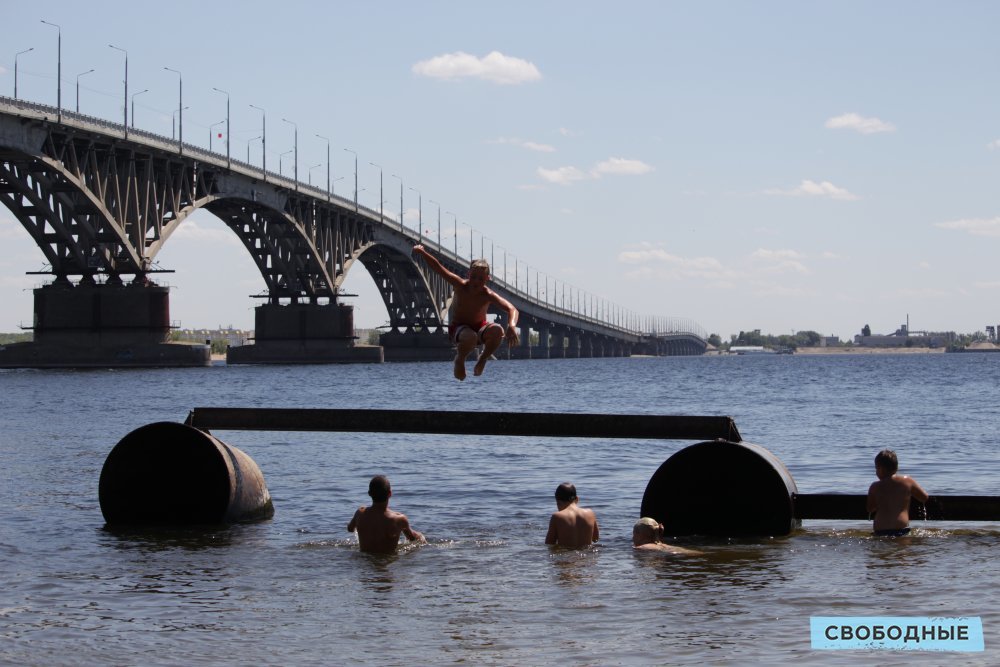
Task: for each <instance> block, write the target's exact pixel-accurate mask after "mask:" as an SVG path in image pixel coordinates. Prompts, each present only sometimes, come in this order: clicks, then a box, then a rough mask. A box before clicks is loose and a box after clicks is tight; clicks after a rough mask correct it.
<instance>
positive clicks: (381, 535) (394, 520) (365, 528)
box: [347, 475, 427, 554]
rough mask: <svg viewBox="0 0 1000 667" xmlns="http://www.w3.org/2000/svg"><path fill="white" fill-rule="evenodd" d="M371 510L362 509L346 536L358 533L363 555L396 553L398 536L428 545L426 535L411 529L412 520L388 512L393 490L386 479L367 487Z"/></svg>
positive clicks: (368, 508)
mask: <svg viewBox="0 0 1000 667" xmlns="http://www.w3.org/2000/svg"><path fill="white" fill-rule="evenodd" d="M368 495H369V496H371V498H372V504H371V507H359V508H358V511H357V512H355V513H354V517H353V518H352V519H351V522H350V523H349V524H347V532H349V533H353V532H354V531H355V530H356V531H358V545H359V546H360V547H361V550H362V551H365V552H368V553H376V554H391V553H394V552H395V551H396V546H397V545H398V544H399V536H400V535H406V539H408V540H410V541H411V542H426V541H427V540H426V539H424V536H423V534H421V533H418V532H417V531H415V530H413V529H412V528H410V520H409V519H407V518H406V515H405V514H401V513H399V512H394V511H392V510H390V509H389V497H390V496H392V487H390V485H389V478H388V477H386V476H385V475H376V476H375V477H372V479H371V481H370V482H369V483H368Z"/></svg>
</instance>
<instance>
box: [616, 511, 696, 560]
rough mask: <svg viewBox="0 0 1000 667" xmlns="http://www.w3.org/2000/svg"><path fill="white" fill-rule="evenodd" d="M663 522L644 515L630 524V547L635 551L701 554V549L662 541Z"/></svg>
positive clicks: (685, 554)
mask: <svg viewBox="0 0 1000 667" xmlns="http://www.w3.org/2000/svg"><path fill="white" fill-rule="evenodd" d="M662 538H663V524H662V523H660V522H659V521H657V520H656V519H651V518H649V517H648V516H644V517H642V518H641V519H639V520H638V521H636V522H635V525H634V526H632V548H633V549H635V550H636V551H662V552H664V553H669V554H676V555H679V556H701V555H703V554H704V552H702V551H695V550H694V549H685V548H684V547H675V546H674V545H672V544H667V543H666V542H664V541H663V539H662Z"/></svg>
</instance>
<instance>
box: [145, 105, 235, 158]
mask: <svg viewBox="0 0 1000 667" xmlns="http://www.w3.org/2000/svg"><path fill="white" fill-rule="evenodd" d="M212 90H214V91H215V92H217V93H222V94H223V95H225V96H226V166H227V167H231V166H232V164H233V161H232V158H231V157H230V151H231V150H232V149H231V147H230V143H229V139H230V138H231V133H230V130H231V126H230V125H229V93H227V92H226V91H224V90H220V89H218V88H212ZM132 116H133V120H134V119H135V114H132Z"/></svg>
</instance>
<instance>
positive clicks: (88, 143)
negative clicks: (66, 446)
mask: <svg viewBox="0 0 1000 667" xmlns="http://www.w3.org/2000/svg"><path fill="white" fill-rule="evenodd" d="M0 201H2V202H3V204H4V205H5V206H6V207H7V208H8V209H9V210H10V211H11V212H12V213H13V214H14V216H15V217H16V218H17V219H18V221H19V222H20V223H21V224H22V225H23V227H24V228H25V230H27V232H28V233H29V234H31V236H32V238H33V239H34V241H35V243H36V244H37V245H38V247H39V249H40V250H41V252H42V253H43V255H44V257H45V261H46V263H47V269H46V270H45V271H41V272H39V273H44V274H50V275H52V276H53V280H52V282H51V283H49V284H46V285H44V286H42V287H40V288H37V289H36V290H35V294H34V297H35V298H34V311H35V312H34V325H33V327H32V328H33V330H34V339H35V340H34V343H30V344H20V346H13V345H11V346H8V347H7V348H6V349H0V366H36V367H40V366H63V365H108V364H109V359H110V360H111V361H112V362H115V364H114V365H130V364H134V365H186V364H188V363H195V364H200V363H207V350H200V351H198V352H197V353H195V351H194V349H193V348H192V347H191V346H178V345H170V344H167V342H166V341H167V340H168V339H169V329H170V319H169V293H168V292H169V290H168V288H166V287H163V286H160V285H157V284H156V283H155V282H154V281H153V280H152V276H153V275H154V274H156V273H157V272H159V271H160V269H158V268H157V266H156V264H155V259H156V255H157V253H158V252H159V251H160V250H161V249H162V248H163V246H164V244H165V243H166V242H167V241H168V239H169V238H170V236H171V235H172V234H173V233H174V232H175V231H176V230H177V228H178V227H179V226H180V225H181V224H183V223H184V221H185V219H186V218H187V217H188V216H189V215H191V213H193V212H194V211H196V210H198V209H204V210H206V211H209V212H211V213H212V214H214V215H215V216H217V217H218V218H219V219H221V220H222V221H223V222H224V223H225V224H226V225H227V226H228V227H229V228H230V229H231V230H232V231H233V232H234V233H235V234H236V235H237V237H238V238H239V239H240V241H241V242H242V243H243V245H244V246H245V248H246V250H247V252H248V253H249V254H250V256H251V257H252V258H253V260H254V262H255V263H256V265H257V267H258V269H259V270H260V274H261V276H262V277H263V279H264V282H265V285H266V294H263V295H261V298H264V299H265V302H264V303H262V304H261V305H259V306H257V308H256V312H255V330H256V332H255V336H256V339H255V344H253V345H246V346H241V347H235V348H230V349H229V353H228V359H229V362H230V363H295V362H302V363H315V362H343V361H381V360H383V359H384V360H421V359H450V358H451V357H452V355H453V350H452V346H451V344H450V343H449V341H448V338H447V313H448V309H449V306H450V302H451V296H452V291H451V288H450V286H449V285H448V284H447V282H445V281H444V280H443V279H442V278H441V277H440V276H438V275H437V274H435V273H434V272H433V271H431V270H430V269H429V267H428V266H427V265H426V264H425V263H424V262H423V260H421V259H417V258H415V257H413V256H412V253H411V249H412V247H413V245H414V244H415V243H423V244H425V245H426V246H427V247H428V249H429V250H431V251H432V252H434V253H435V255H436V256H437V257H438V258H439V259H440V260H441V262H442V263H443V264H444V265H445V266H446V267H447V268H449V269H450V270H452V271H454V272H456V273H458V274H460V275H464V274H465V272H466V271H467V269H468V266H469V263H470V261H471V259H472V258H473V257H472V255H473V248H472V247H471V242H470V248H469V257H468V258H466V257H463V256H462V255H461V253H460V251H459V249H458V247H457V241H456V245H455V247H454V248H451V249H450V248H447V247H444V246H442V244H441V243H440V239H437V240H436V241H435V240H432V239H430V238H428V237H426V236H425V235H424V234H423V230H421V229H410V228H407V227H405V225H404V224H403V221H402V216H400V221H399V222H398V223H397V222H395V221H393V220H387V219H386V218H385V217H384V216H383V215H382V214H381V213H380V212H379V211H375V210H373V209H370V208H367V207H364V206H361V205H359V204H358V202H357V195H355V199H354V200H353V201H352V200H349V199H345V198H343V197H339V196H336V195H334V194H332V193H331V192H329V191H328V190H325V189H323V188H321V187H313V186H311V185H306V184H303V183H301V182H299V181H297V180H295V179H292V178H288V177H285V176H283V175H281V174H280V173H279V174H275V173H274V172H272V171H267V170H266V169H264V168H263V167H258V166H255V165H252V164H250V163H248V162H242V161H240V160H236V159H232V158H231V156H229V155H228V154H227V155H223V154H219V153H215V152H211V151H208V150H205V149H203V148H200V147H198V146H195V145H191V144H186V143H182V142H181V141H179V140H173V139H170V138H167V137H163V136H160V135H157V134H153V133H150V132H145V131H143V130H140V129H136V128H134V127H128V126H126V125H122V124H116V123H113V122H109V121H106V120H103V119H100V118H95V117H90V116H86V115H81V114H77V113H72V112H69V111H67V110H65V109H59V108H56V107H51V106H46V105H41V104H36V103H33V102H28V101H25V100H17V99H12V98H7V97H0ZM358 262H360V264H361V266H362V267H363V268H364V269H365V270H366V271H368V273H369V274H370V275H371V277H372V278H373V280H374V282H375V285H376V287H377V288H378V291H379V293H380V294H381V297H382V300H383V302H384V303H385V307H386V311H387V312H388V315H389V326H388V329H387V331H385V332H384V333H382V334H381V337H380V346H363V345H356V344H355V340H354V327H353V310H352V307H351V306H350V305H348V304H345V303H344V302H343V298H344V297H346V296H349V295H345V294H344V293H343V291H342V285H343V283H344V280H345V278H346V276H347V274H348V272H349V271H350V270H351V269H352V268H353V267H354V266H355V264H356V263H358ZM496 273H497V271H496V269H495V268H494V276H493V281H492V283H491V287H492V288H493V289H494V290H495V291H496V292H498V293H499V294H501V295H502V296H503V297H505V298H506V299H508V300H510V301H511V302H512V303H513V304H514V305H515V306H516V307H517V309H518V310H519V311H520V313H521V318H520V321H519V327H520V329H521V332H520V333H521V343H520V345H519V346H517V347H515V348H514V349H512V350H510V351H509V354H510V356H511V357H514V358H551V357H594V356H629V355H634V354H645V355H690V354H701V353H703V352H704V351H705V349H706V347H707V341H706V336H705V332H704V331H703V330H702V329H701V327H699V326H698V325H697V324H695V323H693V322H690V321H688V320H682V319H674V318H665V317H656V318H652V317H643V316H640V315H638V314H636V313H633V312H630V311H627V310H625V309H623V308H621V307H619V306H617V305H615V304H611V303H609V302H607V301H604V300H602V299H597V298H596V297H593V296H592V295H589V294H584V293H582V292H581V291H580V290H574V288H568V289H567V286H566V285H565V284H563V285H562V286H561V290H560V285H559V284H558V283H555V284H554V285H552V286H551V288H550V287H549V286H548V285H546V289H545V290H544V292H543V291H541V290H540V289H539V279H538V274H537V273H536V274H535V285H534V290H532V289H531V283H530V277H531V276H530V274H527V273H525V274H524V275H516V272H515V277H514V278H513V280H512V281H511V280H510V278H508V277H507V276H506V275H504V276H497V275H495V274H496ZM504 273H506V271H505V272H504ZM498 317H501V318H502V315H498ZM181 347H186V348H188V349H187V350H183V351H182V350H179V348H181ZM199 347H204V346H199ZM74 350H75V351H74ZM192 355H193V356H192ZM202 357H204V358H202Z"/></svg>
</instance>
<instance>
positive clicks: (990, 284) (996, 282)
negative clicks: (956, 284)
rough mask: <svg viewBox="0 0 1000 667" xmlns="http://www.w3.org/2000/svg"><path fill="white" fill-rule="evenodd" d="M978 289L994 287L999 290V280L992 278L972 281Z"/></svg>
mask: <svg viewBox="0 0 1000 667" xmlns="http://www.w3.org/2000/svg"><path fill="white" fill-rule="evenodd" d="M972 284H973V286H975V287H976V288H978V289H995V290H1000V280H993V281H989V282H978V283H972Z"/></svg>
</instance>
